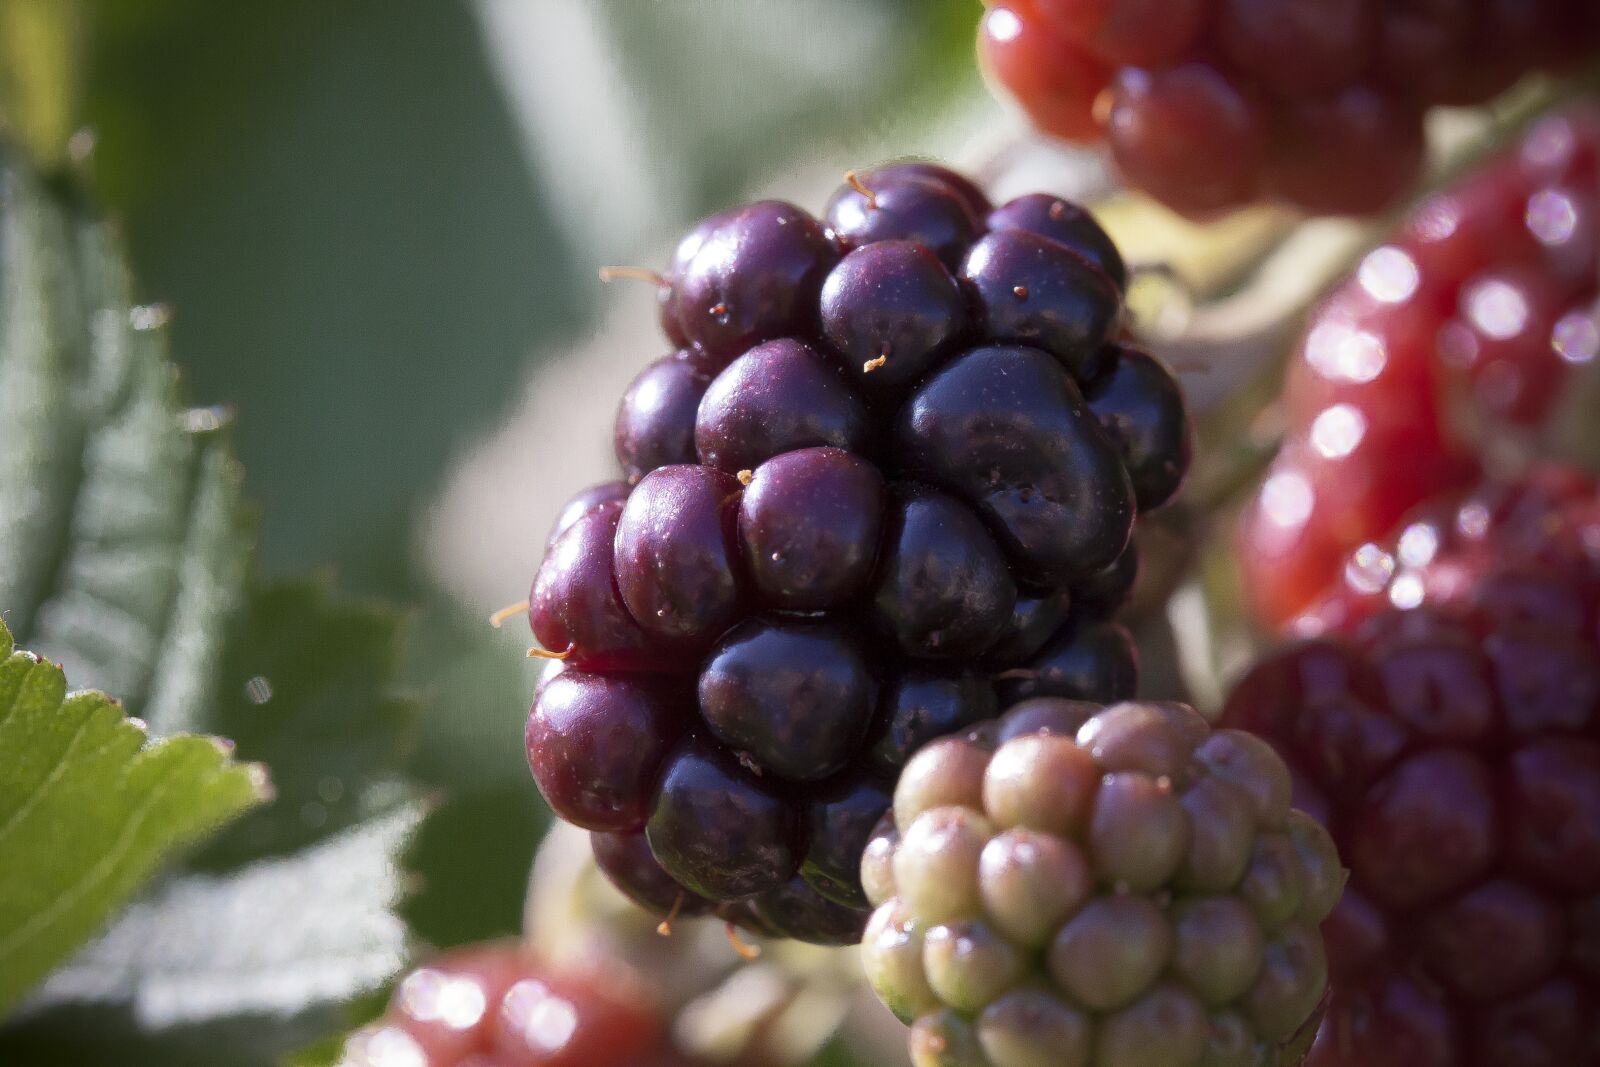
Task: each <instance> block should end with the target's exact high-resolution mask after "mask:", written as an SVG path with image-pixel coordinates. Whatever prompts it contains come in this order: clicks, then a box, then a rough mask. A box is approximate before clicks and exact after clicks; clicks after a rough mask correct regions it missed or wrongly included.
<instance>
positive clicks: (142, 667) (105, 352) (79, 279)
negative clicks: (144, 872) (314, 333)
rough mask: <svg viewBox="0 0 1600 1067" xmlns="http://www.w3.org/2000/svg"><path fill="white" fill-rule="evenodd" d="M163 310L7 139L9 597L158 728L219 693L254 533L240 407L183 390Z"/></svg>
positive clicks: (173, 728) (2, 252) (22, 616)
mask: <svg viewBox="0 0 1600 1067" xmlns="http://www.w3.org/2000/svg"><path fill="white" fill-rule="evenodd" d="M164 319H165V315H164V313H163V312H162V311H161V310H160V309H158V308H147V307H140V306H137V305H136V304H135V303H134V302H133V299H132V296H131V292H130V285H129V280H128V278H127V274H126V271H125V269H124V267H123V266H122V261H121V257H120V255H119V253H118V250H117V248H116V247H115V245H114V243H113V242H112V240H111V237H110V235H109V233H108V231H107V229H106V227H105V226H104V225H102V224H100V223H99V222H97V221H96V220H94V219H93V218H92V217H90V216H89V214H88V213H87V212H85V211H83V210H81V209H80V208H79V207H78V206H77V205H76V204H75V203H73V201H72V198H71V197H70V196H64V195H62V194H61V193H60V192H59V191H58V190H55V189H53V188H51V187H49V186H47V185H46V184H45V183H44V182H43V181H41V180H40V179H39V178H38V177H37V176H36V175H35V174H33V173H32V172H31V171H30V170H29V169H28V168H27V167H26V166H25V165H24V164H23V163H22V162H21V160H20V158H19V156H18V154H17V152H16V150H15V149H14V148H13V147H11V146H9V145H7V144H4V143H0V610H3V611H4V612H5V616H6V619H7V621H8V622H9V624H10V626H11V627H12V630H13V631H14V632H15V633H16V634H17V635H18V638H19V639H20V640H21V641H22V642H23V643H25V644H27V645H28V646H29V647H31V648H34V649H36V650H37V651H38V652H39V654H41V655H43V656H47V657H49V658H51V659H55V660H58V661H60V662H61V663H62V664H63V665H64V666H65V667H66V668H67V670H68V671H70V672H71V673H72V675H73V677H74V678H75V679H77V680H78V682H79V683H81V684H84V685H89V686H94V687H96V688H100V689H104V690H105V691H107V692H110V693H115V694H116V695H117V697H118V698H119V699H120V700H121V701H122V702H123V704H124V705H125V706H126V707H127V709H128V711H129V713H130V714H133V715H137V716H140V717H142V718H144V719H145V720H146V721H147V722H149V723H150V725H151V728H152V729H153V730H154V731H155V732H156V733H158V734H169V733H177V732H180V731H182V730H187V729H193V728H194V727H195V725H196V722H195V716H196V715H197V712H198V709H200V708H203V707H205V706H206V705H207V704H208V703H209V702H210V700H211V697H212V686H213V684H214V680H215V678H216V676H217V670H218V666H219V662H220V657H221V643H222V640H223V637H224V634H225V633H226V626H225V625H224V622H225V620H226V619H227V618H229V617H230V616H231V615H232V613H233V612H234V611H235V610H236V608H237V607H238V606H239V604H240V603H241V601H242V598H243V589H244V584H245V575H246V568H247V561H248V557H249V550H250V536H249V520H248V518H247V517H246V515H245V512H244V509H243V507H242V505H241V502H240V490H239V472H238V467H237V464H236V463H235V462H234V461H233V459H232V458H231V456H230V454H229V452H228V450H227V445H226V440H225V435H224V429H225V427H226V423H227V419H226V417H225V414H224V413H220V412H216V411H212V410H200V411H184V410H183V409H182V407H181V406H180V404H179V403H178V398H177V391H176V380H175V375H174V372H173V369H172V367H171V365H170V364H168V363H167V362H166V358H165V343H164V333H163V330H162V329H161V325H162V323H163V321H164Z"/></svg>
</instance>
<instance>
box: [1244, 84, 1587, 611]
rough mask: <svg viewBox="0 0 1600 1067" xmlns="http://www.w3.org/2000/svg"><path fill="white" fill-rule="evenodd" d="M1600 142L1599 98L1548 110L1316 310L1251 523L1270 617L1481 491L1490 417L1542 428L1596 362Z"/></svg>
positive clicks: (1316, 596)
mask: <svg viewBox="0 0 1600 1067" xmlns="http://www.w3.org/2000/svg"><path fill="white" fill-rule="evenodd" d="M1597 150H1600V119H1597V117H1596V112H1595V111H1594V109H1593V108H1591V107H1587V106H1578V107H1575V108H1573V109H1570V110H1568V111H1566V112H1561V113H1557V114H1553V115H1550V116H1547V117H1546V118H1543V119H1541V120H1539V121H1538V122H1536V123H1535V124H1534V125H1533V126H1531V127H1530V128H1529V129H1528V130H1527V131H1526V132H1525V133H1524V134H1523V136H1522V137H1521V139H1520V140H1519V141H1518V142H1517V143H1516V144H1514V145H1512V146H1511V147H1509V148H1508V149H1507V150H1506V151H1504V152H1503V153H1501V154H1500V155H1499V156H1498V157H1496V158H1494V159H1491V160H1489V161H1488V162H1486V163H1485V164H1483V165H1482V166H1480V167H1479V168H1477V169H1476V170H1474V171H1473V172H1471V173H1469V174H1468V175H1466V176H1465V177H1463V178H1462V179H1461V180H1460V181H1458V182H1457V183H1456V184H1455V185H1454V186H1452V187H1450V188H1447V189H1445V190H1444V191H1442V192H1440V193H1438V194H1436V195H1434V196H1432V197H1429V198H1428V199H1427V200H1426V201H1424V202H1423V203H1422V204H1420V205H1419V206H1418V207H1417V209H1416V210H1415V211H1414V212H1413V213H1412V215H1411V216H1410V217H1409V218H1408V219H1406V220H1405V222H1404V223H1403V224H1402V225H1401V227H1400V229H1399V231H1398V232H1397V233H1396V234H1394V235H1393V238H1392V240H1391V242H1390V243H1388V244H1385V245H1383V246H1381V247H1379V248H1377V249H1375V250H1373V251H1372V252H1370V253H1368V254H1367V256H1366V257H1365V258H1364V259H1363V260H1362V262H1361V264H1360V265H1359V266H1358V267H1357V269H1356V270H1355V272H1354V274H1353V275H1352V276H1351V277H1350V278H1348V279H1347V280H1346V281H1344V282H1343V283H1342V284H1341V285H1340V286H1339V287H1338V288H1336V289H1335V290H1334V292H1333V293H1332V294H1331V295H1330V296H1329V297H1328V298H1327V300H1326V301H1325V302H1324V303H1323V304H1322V305H1321V307H1319V308H1318V309H1317V310H1316V311H1314V312H1313V313H1312V315H1311V318H1310V321H1309V323H1308V326H1307V330H1306V333H1305V335H1304V337H1303V339H1302V340H1301V343H1300V346H1299V349H1298V351H1297V352H1296V355H1295V358H1294V359H1293V360H1292V361H1291V363H1290V365H1289V371H1288V375H1287V381H1286V383H1285V399H1286V407H1287V412H1288V420H1289V425H1288V428H1287V434H1286V441H1285V444H1284V447H1283V449H1282V452H1281V454H1280V456H1279V458H1278V459H1277V461H1276V462H1275V464H1274V465H1273V467H1272V469H1271V470H1270V471H1269V472H1268V475H1267V477H1266V479H1265V480H1264V481H1263V483H1262V487H1261V489H1260V490H1259V492H1258V493H1257V496H1256V499H1255V500H1254V501H1252V502H1251V504H1250V506H1249V508H1248V509H1247V511H1246V517H1245V529H1244V534H1243V545H1242V548H1241V551H1240V556H1241V559H1247V560H1248V561H1249V565H1248V566H1247V567H1244V568H1242V569H1241V577H1242V578H1243V580H1244V583H1245V586H1246V590H1247V592H1248V593H1249V595H1250V600H1251V604H1252V606H1253V608H1254V609H1255V612H1256V614H1257V615H1258V616H1259V617H1260V618H1261V619H1262V620H1263V621H1264V622H1266V623H1268V624H1269V625H1272V626H1277V627H1285V626H1290V625H1292V624H1293V620H1294V619H1295V618H1296V617H1297V616H1299V615H1300V614H1302V613H1303V612H1305V611H1306V610H1307V609H1308V608H1309V607H1311V606H1312V605H1313V604H1315V603H1316V602H1317V601H1319V600H1320V599H1322V598H1323V597H1324V596H1326V595H1327V594H1328V592H1329V591H1330V589H1331V588H1332V587H1333V586H1335V585H1336V584H1338V583H1339V582H1340V581H1341V580H1342V579H1341V575H1340V573H1339V568H1340V567H1341V566H1343V565H1344V563H1345V560H1346V557H1348V556H1349V555H1350V554H1351V553H1352V552H1355V551H1356V550H1358V549H1360V548H1361V546H1363V545H1367V544H1372V543H1376V542H1380V541H1382V540H1383V539H1384V538H1386V537H1389V536H1391V535H1392V534H1393V533H1394V532H1395V530H1396V524H1397V523H1399V522H1400V520H1401V519H1402V517H1403V516H1405V515H1406V513H1407V512H1409V511H1410V510H1411V509H1413V508H1415V507H1416V506H1418V505H1419V504H1421V503H1422V502H1423V501H1424V500H1427V499H1429V498H1430V497H1435V496H1438V495H1440V494H1443V493H1448V492H1450V491H1453V490H1459V489H1464V488H1465V487H1466V486H1467V485H1469V484H1471V482H1472V481H1473V480H1475V478H1476V476H1477V473H1478V469H1479V467H1480V457H1479V455H1478V452H1479V450H1480V449H1481V448H1482V447H1483V446H1482V438H1483V436H1484V435H1483V433H1482V428H1483V427H1484V425H1485V424H1487V425H1488V426H1490V427H1498V426H1502V425H1510V426H1514V427H1519V428H1538V427H1539V426H1540V424H1541V423H1542V422H1544V421H1545V420H1546V419H1547V418H1548V417H1549V415H1550V413H1551V411H1552V409H1553V408H1554V406H1555V404H1556V402H1557V401H1558V400H1559V399H1560V397H1561V395H1562V394H1563V392H1564V391H1565V390H1566V387H1567V385H1568V383H1569V381H1570V380H1571V379H1572V377H1573V375H1575V374H1577V373H1594V366H1595V364H1596V363H1597V361H1600V314H1597V312H1596V311H1595V306H1594V303H1595V298H1596V296H1597V294H1600V238H1597V237H1596V229H1595V224H1594V219H1595V218H1596V217H1597V215H1600V185H1597V184H1596V178H1595V170H1594V158H1595V153H1596V151H1597ZM1345 154H1346V156H1348V157H1351V158H1354V157H1358V156H1360V155H1361V153H1360V152H1357V151H1349V152H1346V153H1345ZM1469 427H1471V428H1473V429H1467V428H1469ZM1397 457H1398V458H1400V459H1401V460H1402V461H1400V462H1397Z"/></svg>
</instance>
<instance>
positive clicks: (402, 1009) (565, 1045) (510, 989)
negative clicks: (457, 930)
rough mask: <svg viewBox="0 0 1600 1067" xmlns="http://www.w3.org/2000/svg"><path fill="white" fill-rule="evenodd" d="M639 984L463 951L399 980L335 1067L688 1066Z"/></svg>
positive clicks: (499, 953)
mask: <svg viewBox="0 0 1600 1067" xmlns="http://www.w3.org/2000/svg"><path fill="white" fill-rule="evenodd" d="M665 1030H666V1027H665V1020H664V1019H663V1018H662V1015H661V1012H660V1009H659V1008H658V1007H657V1006H656V1001H655V998H654V997H653V996H652V995H651V992H650V990H649V989H648V987H647V986H645V985H644V983H643V981H642V979H640V978H639V977H638V976H637V975H635V974H633V973H632V972H629V971H624V970H620V969H619V968H618V967H612V968H609V969H606V970H605V971H604V973H602V972H601V971H600V970H599V969H563V970H555V969H552V968H550V967H548V966H546V965H543V964H541V963H540V962H538V961H536V960H534V959H532V958H531V957H529V956H528V954H527V953H526V951H525V950H524V949H523V948H522V947H521V946H519V945H514V944H485V945H475V946H472V947H470V948H466V949H459V950H456V951H454V952H451V953H448V954H446V955H444V956H441V957H440V958H438V959H436V960H433V961H431V962H429V963H428V964H427V965H426V966H423V967H419V968H417V969H416V970H414V971H412V972H411V973H410V974H408V975H406V976H405V977H404V978H402V979H401V980H400V983H399V985H398V986H396V987H395V992H394V997H393V999H392V1000H391V1002H390V1004H389V1007H388V1010H387V1011H386V1012H385V1013H384V1015H383V1017H382V1018H380V1019H379V1020H378V1021H377V1022H375V1023H373V1024H371V1025H369V1026H366V1027H363V1028H362V1029H360V1030H358V1031H356V1033H354V1034H352V1035H351V1036H350V1038H349V1039H348V1040H347V1041H346V1042H345V1046H344V1050H343V1055H342V1056H341V1057H340V1059H339V1067H401V1065H403V1067H476V1065H479V1064H501V1065H504V1067H535V1065H539V1067H634V1065H640V1067H643V1065H644V1064H647V1063H648V1064H650V1065H652V1067H688V1065H687V1062H686V1061H685V1060H683V1059H682V1058H681V1057H679V1056H677V1055H676V1054H675V1053H673V1052H671V1051H670V1045H669V1044H668V1042H667V1038H666V1032H665Z"/></svg>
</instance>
